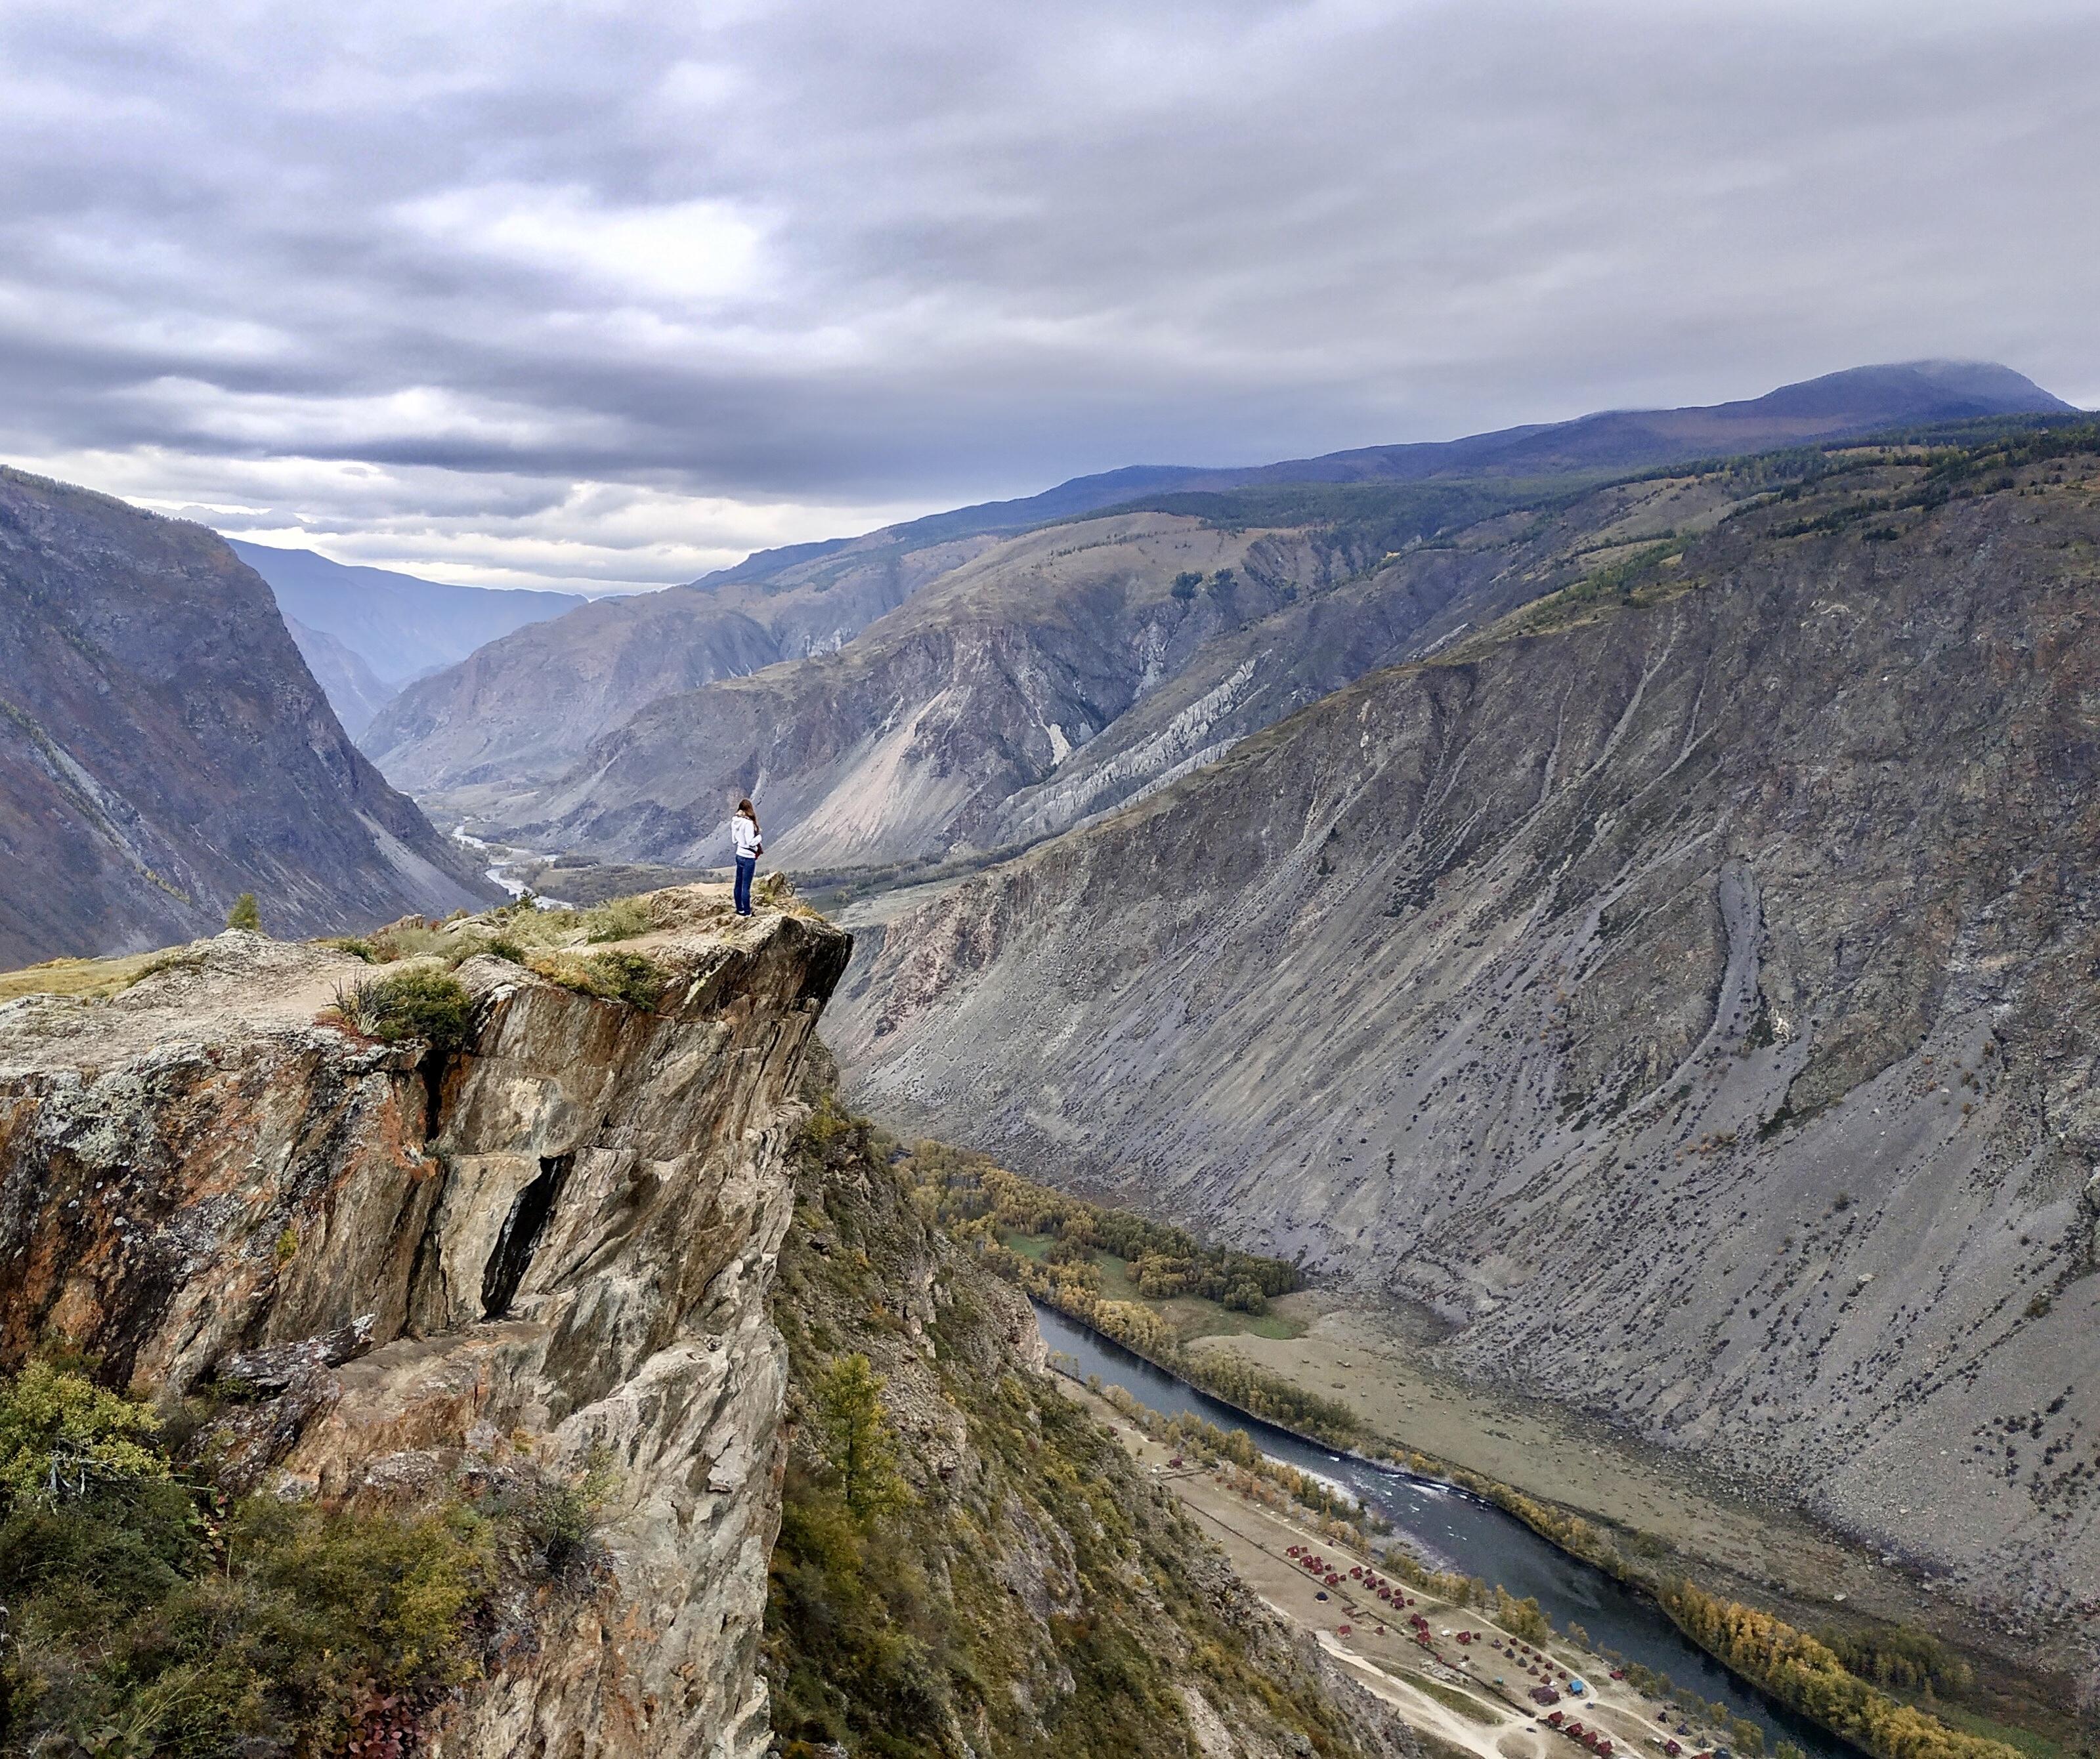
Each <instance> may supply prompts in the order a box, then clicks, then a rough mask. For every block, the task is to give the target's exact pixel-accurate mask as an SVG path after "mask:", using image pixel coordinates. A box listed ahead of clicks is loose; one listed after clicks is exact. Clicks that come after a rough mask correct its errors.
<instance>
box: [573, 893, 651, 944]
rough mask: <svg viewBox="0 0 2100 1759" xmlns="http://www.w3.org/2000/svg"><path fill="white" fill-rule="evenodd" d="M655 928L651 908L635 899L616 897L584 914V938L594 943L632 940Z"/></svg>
mask: <svg viewBox="0 0 2100 1759" xmlns="http://www.w3.org/2000/svg"><path fill="white" fill-rule="evenodd" d="M654 927H655V924H654V923H652V922H651V920H650V919H649V906H647V905H646V904H644V903H643V902H642V900H641V899H639V898H635V897H616V898H614V899H612V900H611V902H609V903H605V904H600V905H598V906H596V907H595V908H594V909H592V910H585V912H584V938H585V940H586V941H593V942H595V941H627V940H631V939H633V937H635V936H636V935H637V934H646V933H648V932H649V931H650V930H651V928H654Z"/></svg>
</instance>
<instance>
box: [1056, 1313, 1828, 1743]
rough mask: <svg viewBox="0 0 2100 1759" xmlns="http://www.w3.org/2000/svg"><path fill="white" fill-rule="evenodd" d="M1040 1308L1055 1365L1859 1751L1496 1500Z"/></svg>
mask: <svg viewBox="0 0 2100 1759" xmlns="http://www.w3.org/2000/svg"><path fill="white" fill-rule="evenodd" d="M1036 1317H1037V1322H1038V1324H1039V1326H1040V1327H1041V1329H1042V1332H1043V1339H1044V1341H1045V1342H1046V1343H1047V1344H1048V1347H1049V1348H1050V1351H1051V1352H1052V1361H1053V1363H1055V1364H1057V1365H1058V1366H1060V1367H1061V1368H1063V1369H1065V1370H1066V1371H1067V1372H1069V1373H1074V1374H1075V1375H1077V1376H1078V1377H1079V1378H1082V1379H1086V1378H1098V1380H1099V1381H1100V1382H1101V1383H1102V1384H1103V1385H1104V1386H1119V1387H1121V1388H1123V1390H1124V1391H1126V1392H1128V1393H1129V1394H1131V1395H1133V1396H1134V1397H1136V1399H1138V1400H1140V1402H1142V1403H1143V1404H1146V1405H1148V1406H1149V1407H1150V1408H1151V1409H1154V1410H1155V1411H1158V1412H1159V1413H1162V1415H1166V1416H1178V1415H1189V1416H1194V1417H1202V1419H1204V1420H1205V1421H1207V1422H1211V1423H1214V1424H1215V1425H1217V1426H1219V1427H1220V1428H1224V1429H1228V1430H1239V1431H1244V1432H1246V1434H1247V1435H1249V1436H1250V1437H1251V1439H1253V1440H1254V1441H1255V1444H1256V1445H1257V1447H1259V1448H1260V1449H1261V1451H1262V1452H1263V1453H1264V1454H1266V1455H1268V1457H1271V1458H1273V1459H1275V1460H1277V1461H1282V1462H1283V1463H1285V1464H1286V1465H1289V1466H1294V1467H1295V1468H1296V1469H1297V1470H1299V1471H1301V1472H1304V1473H1306V1474H1308V1475H1311V1476H1313V1477H1316V1478H1319V1479H1324V1480H1326V1481H1327V1482H1329V1483H1333V1484H1337V1485H1339V1486H1340V1487H1341V1488H1343V1489H1345V1490H1347V1491H1348V1492H1349V1493H1350V1494H1351V1495H1352V1496H1353V1497H1356V1498H1357V1499H1358V1500H1359V1501H1361V1503H1363V1504H1364V1506H1365V1507H1366V1508H1368V1509H1370V1510H1374V1511H1376V1512H1377V1513H1378V1514H1380V1515H1382V1516H1383V1518H1384V1519H1387V1520H1388V1521H1390V1522H1391V1523H1392V1524H1393V1527H1394V1529H1395V1532H1394V1541H1395V1542H1396V1544H1398V1545H1402V1546H1404V1547H1405V1550H1408V1551H1409V1552H1410V1553H1411V1554H1413V1555H1414V1556H1415V1557H1416V1558H1418V1560H1419V1561H1420V1562H1422V1563H1425V1564H1427V1565H1428V1566H1430V1567H1432V1568H1436V1569H1439V1570H1447V1571H1452V1572H1458V1573H1461V1574H1463V1575H1466V1576H1474V1577H1478V1578H1480V1579H1481V1580H1485V1581H1487V1582H1489V1583H1491V1584H1494V1585H1499V1586H1501V1587H1502V1588H1505V1589H1507V1590H1508V1591H1509V1592H1510V1593H1511V1594H1513V1595H1515V1596H1517V1597H1518V1598H1535V1599H1536V1600H1537V1602H1538V1604H1539V1606H1540V1607H1541V1609H1542V1611H1544V1612H1545V1613H1546V1616H1548V1618H1550V1619H1551V1620H1552V1622H1553V1624H1554V1625H1555V1627H1557V1628H1559V1629H1568V1627H1570V1626H1571V1625H1573V1626H1577V1627H1580V1628H1581V1629H1582V1630H1583V1631H1585V1632H1586V1633H1587V1635H1588V1637H1589V1638H1590V1643H1591V1645H1593V1646H1594V1647H1595V1648H1596V1649H1597V1650H1598V1651H1599V1652H1612V1651H1615V1652H1616V1653H1617V1655H1622V1656H1624V1657H1625V1658H1626V1660H1630V1661H1634V1662H1638V1663H1639V1664H1642V1665H1643V1666H1645V1667H1647V1668H1648V1669H1652V1670H1653V1671H1654V1672H1656V1673H1661V1674H1666V1675H1667V1676H1668V1677H1670V1679H1671V1680H1672V1681H1673V1682H1675V1683H1676V1684H1677V1685H1678V1686H1683V1687H1688V1688H1689V1689H1690V1690H1691V1691H1694V1692H1696V1693H1697V1694H1698V1695H1700V1696H1701V1698H1703V1699H1708V1700H1710V1701H1712V1702H1716V1703H1719V1704H1724V1705H1726V1706H1727V1708H1728V1709H1729V1710H1730V1712H1731V1713H1732V1714H1734V1715H1735V1716H1736V1717H1745V1718H1748V1719H1749V1721H1752V1722H1755V1723H1756V1724H1757V1725H1758V1727H1759V1728H1760V1729H1761V1730H1762V1731H1763V1733H1764V1736H1765V1739H1766V1742H1767V1747H1768V1748H1776V1747H1777V1745H1778V1744H1779V1743H1780V1742H1781V1741H1787V1742H1790V1743H1792V1744H1793V1745H1794V1746H1796V1747H1798V1748H1801V1749H1802V1751H1803V1752H1806V1753H1808V1754H1810V1755H1812V1756H1814V1759H1855V1749H1853V1748H1851V1746H1849V1745H1848V1744H1846V1743H1845V1742H1843V1741H1842V1740H1840V1739H1838V1738H1837V1737H1836V1736H1834V1735H1831V1734H1830V1733H1829V1732H1828V1731H1827V1730H1824V1729H1822V1728H1820V1726H1817V1725H1815V1723H1813V1722H1810V1721H1809V1720H1807V1718H1805V1717H1800V1716H1798V1715H1796V1714H1794V1713H1792V1712H1790V1711H1789V1710H1787V1709H1785V1708H1784V1707H1782V1706H1780V1705H1778V1704H1775V1703H1773V1702H1772V1701H1771V1700H1770V1699H1767V1697H1766V1696H1765V1695H1763V1694H1762V1693H1761V1692H1759V1691H1757V1690H1756V1689H1755V1688H1754V1687H1752V1686H1749V1685H1747V1684H1746V1683H1745V1682H1742V1681H1740V1680H1739V1679H1738V1678H1736V1677H1735V1676H1734V1675H1732V1673H1729V1672H1728V1670H1727V1669H1725V1668H1723V1666H1722V1665H1721V1664H1719V1663H1718V1662H1717V1661H1715V1660H1714V1659H1713V1658H1712V1657H1711V1656H1710V1655H1707V1654H1706V1653H1705V1651H1702V1650H1701V1649H1700V1648H1698V1647H1696V1645H1695V1644H1693V1643H1692V1642H1691V1641H1690V1640H1689V1639H1688V1638H1686V1637H1685V1636H1684V1635H1683V1633H1681V1632H1679V1630H1678V1629H1677V1628H1676V1627H1675V1626H1674V1625H1673V1624H1671V1623H1670V1620H1669V1618H1668V1617H1667V1616H1665V1613H1664V1612H1663V1611H1662V1609H1661V1607H1658V1606H1657V1604H1656V1603H1655V1602H1653V1601H1652V1599H1650V1598H1648V1597H1647V1596H1646V1595H1643V1594H1637V1593H1635V1592H1634V1591H1632V1590H1630V1589H1627V1588H1626V1587H1625V1586H1623V1585H1621V1584H1620V1583H1618V1582H1617V1581H1615V1580H1612V1578H1611V1577H1609V1576H1606V1575H1605V1574H1604V1572H1601V1571H1599V1570H1597V1569H1595V1568H1594V1567H1591V1566H1590V1565H1589V1564H1586V1563H1582V1561H1581V1560H1579V1559H1577V1558H1573V1557H1572V1556H1570V1555H1569V1554H1567V1553H1566V1552H1564V1551H1562V1550H1560V1549H1559V1548H1558V1547H1556V1546H1555V1545H1551V1543H1549V1542H1548V1541H1546V1540H1544V1539H1542V1538H1541V1537H1540V1536H1538V1535H1537V1534H1535V1533H1533V1532H1532V1531H1531V1530H1530V1529H1529V1528H1526V1527H1525V1526H1524V1524H1523V1523H1520V1522H1519V1521H1518V1520H1516V1519H1515V1518H1514V1517H1513V1516H1511V1515H1509V1514H1506V1513H1504V1512H1503V1511H1502V1510H1500V1509H1498V1508H1496V1507H1494V1506H1493V1505H1491V1504H1489V1503H1487V1502H1485V1501H1481V1500H1480V1499H1479V1498H1477V1497H1473V1496H1472V1495H1471V1494H1470V1493H1468V1492H1465V1491H1463V1490H1462V1489H1459V1488H1455V1487H1454V1486H1450V1485H1448V1484H1444V1483H1438V1482H1436V1481H1434V1480H1432V1479H1424V1478H1420V1477H1415V1476H1411V1475H1406V1474H1404V1473H1400V1472H1396V1471H1393V1470H1387V1469H1381V1468H1380V1467H1378V1466H1374V1465H1372V1464H1370V1462H1369V1461H1362V1460H1359V1459H1355V1458H1352V1457H1346V1456H1343V1455H1340V1454H1337V1453H1335V1452H1334V1451H1333V1450H1331V1449H1330V1448H1326V1447H1323V1446H1321V1445H1320V1444H1317V1443H1315V1442H1312V1441H1309V1440H1307V1439H1304V1438H1302V1437H1300V1436H1298V1435H1293V1434H1291V1433H1290V1432H1289V1431H1286V1430H1282V1429H1279V1428H1277V1427H1276V1426H1273V1425H1271V1424H1268V1423H1264V1422H1261V1421H1260V1420H1259V1419H1255V1418H1251V1417H1247V1416H1246V1415H1244V1414H1243V1413H1241V1412H1239V1411H1237V1410H1236V1409H1233V1407H1232V1406H1230V1405H1228V1404H1224V1403H1223V1402H1222V1401H1220V1400H1216V1399H1214V1398H1212V1397H1211V1396H1210V1395H1208V1394H1207V1393H1204V1392H1202V1391H1200V1390H1199V1389H1198V1388H1196V1387H1193V1386H1190V1385H1189V1384H1188V1383H1187V1382H1184V1381H1182V1380H1180V1379H1179V1378H1176V1376H1174V1375H1172V1374H1170V1373H1167V1371H1166V1370H1164V1369H1161V1368H1158V1367H1157V1366H1155V1365H1154V1364H1152V1363H1150V1362H1148V1361H1146V1360H1144V1359H1143V1358H1142V1357H1140V1356H1136V1355H1134V1354H1132V1352H1131V1351H1127V1350H1125V1349H1123V1347H1121V1346H1119V1345H1118V1344H1116V1343H1115V1342H1113V1341H1111V1340H1110V1339H1107V1338H1103V1337H1101V1335H1100V1334H1097V1333H1096V1332H1093V1331H1092V1330H1091V1329H1088V1328H1087V1327H1085V1326H1083V1325H1079V1323H1077V1322H1076V1321H1074V1320H1070V1319H1068V1318H1066V1317H1065V1316H1064V1315H1062V1314H1061V1313H1059V1312H1056V1311H1055V1310H1054V1309H1052V1308H1049V1307H1044V1306H1043V1305H1042V1304H1040V1303H1038V1304H1037V1306H1036Z"/></svg>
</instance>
